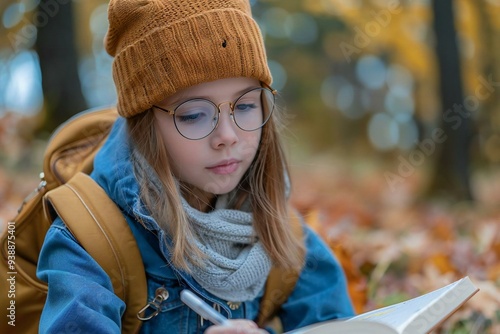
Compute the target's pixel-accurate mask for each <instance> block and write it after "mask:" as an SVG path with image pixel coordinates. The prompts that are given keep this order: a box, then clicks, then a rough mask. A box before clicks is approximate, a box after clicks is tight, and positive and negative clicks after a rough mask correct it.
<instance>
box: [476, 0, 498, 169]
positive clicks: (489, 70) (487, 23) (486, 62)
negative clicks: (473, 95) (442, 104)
mask: <svg viewBox="0 0 500 334" xmlns="http://www.w3.org/2000/svg"><path fill="white" fill-rule="evenodd" d="M472 4H473V5H474V6H475V8H476V11H477V13H478V17H479V18H478V22H479V37H480V40H479V41H478V43H480V44H481V45H482V47H481V48H479V47H478V48H477V49H481V50H482V52H481V53H480V56H481V58H482V63H483V68H482V74H481V75H482V76H483V77H484V78H486V79H487V78H492V80H493V81H496V82H498V81H499V78H500V66H499V64H498V59H500V39H499V38H498V35H497V34H496V33H495V28H494V27H493V23H492V19H491V16H492V15H491V13H489V12H488V4H487V3H486V2H485V1H478V2H475V1H474V2H472ZM481 102H482V104H483V106H484V107H483V110H482V111H483V112H482V113H481V114H480V115H479V118H478V123H479V127H480V128H481V137H482V138H481V139H480V141H481V143H482V145H483V148H482V149H481V150H480V153H481V154H483V155H484V158H486V161H487V162H488V160H490V161H492V162H500V157H498V156H492V153H489V152H488V151H490V150H489V149H488V147H489V148H490V149H491V146H493V145H495V144H493V145H492V144H491V143H492V141H493V142H494V139H493V138H495V137H497V136H498V134H499V133H500V132H499V130H500V117H499V114H498V112H496V111H498V110H500V90H499V89H498V88H497V89H494V90H492V91H491V95H490V96H488V97H487V98H486V99H485V100H484V101H481ZM494 151H495V152H498V149H494Z"/></svg>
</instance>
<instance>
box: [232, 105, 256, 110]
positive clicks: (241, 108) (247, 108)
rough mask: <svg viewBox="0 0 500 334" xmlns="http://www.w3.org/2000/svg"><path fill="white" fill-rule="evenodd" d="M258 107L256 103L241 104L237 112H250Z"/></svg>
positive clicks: (237, 107)
mask: <svg viewBox="0 0 500 334" xmlns="http://www.w3.org/2000/svg"><path fill="white" fill-rule="evenodd" d="M256 108H257V105H256V104H255V103H239V104H237V105H236V108H235V110H238V111H250V110H252V109H256Z"/></svg>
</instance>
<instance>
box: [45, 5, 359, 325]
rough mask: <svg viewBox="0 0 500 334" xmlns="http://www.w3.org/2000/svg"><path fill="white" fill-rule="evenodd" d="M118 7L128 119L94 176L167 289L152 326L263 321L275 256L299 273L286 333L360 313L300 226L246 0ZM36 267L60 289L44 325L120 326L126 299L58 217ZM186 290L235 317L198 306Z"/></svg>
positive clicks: (151, 282) (116, 49)
mask: <svg viewBox="0 0 500 334" xmlns="http://www.w3.org/2000/svg"><path fill="white" fill-rule="evenodd" d="M108 14H109V30H108V33H107V36H106V39H105V46H106V49H107V51H108V52H109V53H110V54H111V55H112V56H113V57H114V62H113V76H114V80H115V84H116V87H117V93H118V105H117V109H118V112H119V114H120V115H121V116H122V117H120V118H119V119H118V120H117V121H116V123H115V125H114V127H113V129H112V131H111V133H110V136H109V138H108V140H107V142H106V144H105V145H104V147H103V148H102V149H101V150H100V152H99V153H98V155H97V156H96V158H95V161H94V171H93V172H92V175H91V176H92V177H93V179H95V180H96V181H97V182H98V183H99V185H100V186H101V187H103V189H104V190H105V191H106V192H107V194H108V195H109V197H110V198H111V199H113V201H114V202H115V203H116V204H117V205H118V206H119V207H120V209H121V210H122V211H123V214H124V216H125V217H126V219H127V222H128V224H129V225H130V228H131V229H132V232H133V233H134V236H135V237H136V239H137V244H138V246H139V249H140V252H141V255H142V260H143V262H144V266H145V270H146V277H147V285H148V298H149V300H153V299H154V298H155V292H157V291H162V292H163V293H164V297H165V298H164V299H165V300H164V301H163V302H162V304H161V307H160V312H159V314H158V315H157V316H155V317H153V318H151V319H149V320H144V322H143V325H142V327H141V332H142V333H200V332H205V331H206V333H211V334H216V333H258V332H261V331H263V330H262V329H258V328H257V325H256V324H255V323H254V321H255V319H256V318H257V316H258V314H259V311H260V310H259V307H260V306H259V305H260V304H259V302H260V300H261V299H262V294H263V291H264V284H265V282H266V280H267V277H268V275H269V272H270V269H271V267H272V266H276V267H282V268H289V269H294V270H298V271H299V272H300V275H299V278H298V281H297V283H296V285H295V288H294V290H293V292H292V293H291V295H290V296H289V298H288V299H287V300H286V301H285V303H284V304H283V305H282V306H281V309H280V310H279V312H278V316H279V317H280V319H281V322H282V324H283V329H284V330H285V331H289V330H292V329H295V328H299V327H302V326H306V325H309V324H312V323H315V322H319V321H324V320H328V319H334V318H339V317H347V316H351V315H352V314H353V309H352V306H351V302H350V300H349V297H348V294H347V290H346V282H345V278H344V274H343V272H342V270H341V268H340V266H339V264H338V262H337V261H336V260H335V258H334V257H333V255H332V254H331V252H330V251H329V249H328V247H327V246H326V245H325V244H324V243H323V242H322V241H321V239H320V238H319V237H318V236H317V235H315V234H314V233H313V232H312V231H311V230H310V229H309V228H307V227H306V226H303V230H304V233H303V235H304V237H303V239H299V238H297V237H296V236H295V235H294V234H293V233H292V230H291V227H290V210H289V208H288V205H287V198H288V197H289V189H290V182H289V179H288V174H287V165H286V161H285V157H284V154H283V150H282V147H281V144H280V141H279V138H278V129H279V124H278V118H279V117H278V116H279V115H278V110H276V109H277V108H276V107H275V96H276V91H275V90H273V89H272V88H271V75H270V72H269V68H268V66H267V61H266V54H265V50H264V46H263V42H262V37H261V33H260V30H259V28H258V26H257V24H256V22H255V21H254V20H253V19H252V16H251V11H250V4H249V2H248V0H111V1H110V4H109V12H108ZM301 254H305V258H304V256H301ZM37 274H38V277H39V278H40V279H42V280H43V281H45V282H47V283H48V286H49V292H48V297H47V302H46V305H45V308H44V310H43V313H42V317H41V321H40V332H41V333H66V332H68V331H69V332H75V333H76V332H78V333H100V334H102V333H119V332H120V327H121V320H120V318H121V315H122V313H123V311H124V308H125V305H124V303H123V302H122V301H121V300H120V299H119V298H118V297H117V296H116V295H115V294H114V293H113V289H112V285H111V280H110V277H109V276H108V275H107V274H106V273H105V272H104V271H103V269H102V268H101V267H99V265H98V264H97V263H96V262H95V261H94V259H92V258H91V257H90V256H89V255H88V254H87V253H86V252H85V250H83V248H82V247H81V246H79V244H78V243H77V241H76V240H75V238H74V237H73V236H72V235H71V233H70V232H69V231H68V229H67V228H66V226H65V225H64V223H63V222H62V221H61V220H60V219H56V221H55V222H54V223H53V224H52V226H51V228H50V230H49V232H48V233H47V236H46V239H45V243H44V246H43V249H42V252H41V255H40V260H39V266H38V272H37ZM158 289H160V290H158ZM183 289H189V290H191V291H192V292H194V293H195V294H196V295H198V296H199V297H201V298H202V299H203V300H204V301H205V302H207V303H208V304H209V305H210V306H211V307H214V308H215V309H216V310H217V311H218V312H220V313H221V314H222V315H224V316H225V317H227V318H229V319H230V320H229V322H228V324H229V325H224V326H220V325H219V326H216V325H213V324H212V323H210V322H209V321H207V320H206V319H203V318H202V317H200V316H198V315H197V314H196V313H195V312H193V311H191V309H189V308H188V307H187V306H186V305H184V304H183V303H182V302H181V300H180V297H179V296H180V292H181V291H182V290H183ZM144 318H147V317H146V316H144Z"/></svg>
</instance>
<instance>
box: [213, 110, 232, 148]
mask: <svg viewBox="0 0 500 334" xmlns="http://www.w3.org/2000/svg"><path fill="white" fill-rule="evenodd" d="M224 104H226V103H221V104H220V105H219V110H220V112H219V122H218V124H217V127H216V128H215V130H214V132H213V133H212V136H211V138H212V146H213V147H214V148H220V147H223V146H231V145H233V144H235V143H236V142H238V134H237V131H238V127H237V126H236V123H235V122H234V120H233V119H232V118H233V114H232V111H231V103H230V102H227V107H225V108H223V107H222V106H223V105H224Z"/></svg>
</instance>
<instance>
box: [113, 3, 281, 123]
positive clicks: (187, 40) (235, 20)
mask: <svg viewBox="0 0 500 334" xmlns="http://www.w3.org/2000/svg"><path fill="white" fill-rule="evenodd" d="M251 15H252V14H251V10H250V4H249V2H248V0H111V1H110V3H109V8H108V19H109V29H108V32H107V34H106V37H105V39H104V45H105V48H106V51H107V52H108V53H109V54H110V55H111V56H113V57H114V61H113V79H114V81H115V85H116V90H117V95H118V113H119V114H120V115H122V116H124V117H132V116H134V115H137V114H139V113H141V112H143V111H145V110H147V109H149V108H151V107H152V105H153V104H155V103H158V102H159V101H162V100H163V99H165V98H166V97H168V96H170V95H172V94H174V93H175V92H177V91H179V90H182V89H184V88H188V87H190V86H193V85H197V84H200V83H203V82H209V81H214V80H218V79H224V78H230V77H250V78H255V79H258V80H259V81H261V82H264V83H266V84H268V85H270V84H271V81H272V78H271V73H270V71H269V68H268V66H267V59H266V53H265V49H264V43H263V41H262V36H261V32H260V29H259V27H258V26H257V23H256V22H255V21H254V20H253V18H252V16H251Z"/></svg>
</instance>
